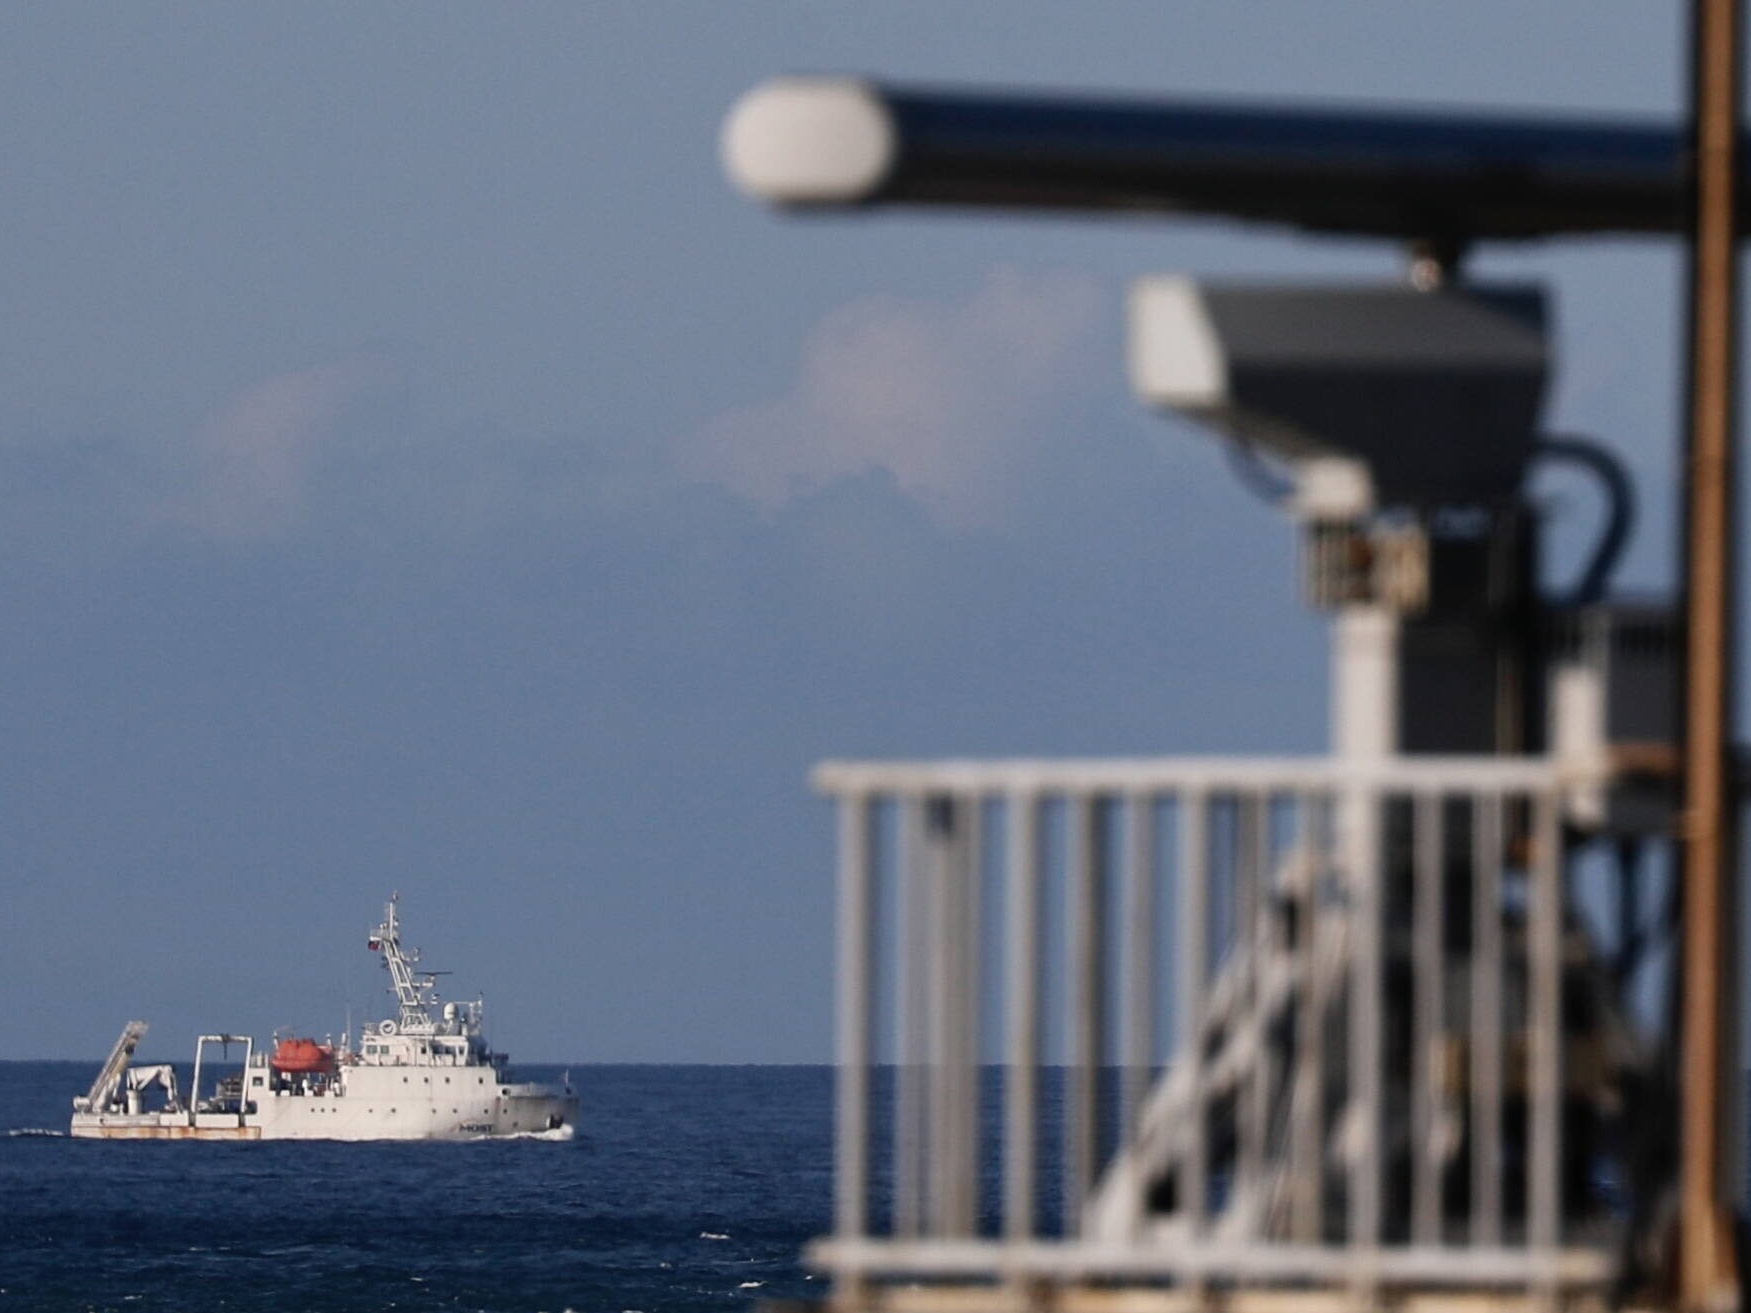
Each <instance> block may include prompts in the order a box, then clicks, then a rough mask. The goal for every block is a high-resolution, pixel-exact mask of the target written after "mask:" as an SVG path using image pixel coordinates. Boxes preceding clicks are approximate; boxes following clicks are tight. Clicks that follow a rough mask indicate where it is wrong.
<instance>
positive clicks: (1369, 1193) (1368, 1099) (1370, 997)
mask: <svg viewBox="0 0 1751 1313" xmlns="http://www.w3.org/2000/svg"><path fill="white" fill-rule="evenodd" d="M1342 806H1343V808H1344V817H1343V826H1344V829H1343V834H1344V851H1345V855H1346V858H1347V861H1346V866H1347V867H1348V874H1349V893H1350V908H1351V925H1352V927H1353V930H1354V935H1353V937H1352V939H1351V956H1350V1053H1349V1066H1350V1080H1349V1091H1350V1109H1349V1115H1350V1118H1351V1120H1350V1123H1349V1127H1350V1133H1351V1136H1352V1138H1351V1140H1350V1150H1351V1153H1352V1154H1353V1157H1352V1158H1351V1160H1350V1191H1349V1213H1350V1216H1349V1231H1350V1244H1351V1246H1352V1247H1353V1248H1356V1249H1359V1250H1371V1249H1373V1248H1375V1247H1376V1246H1378V1245H1379V1243H1380V1217H1381V1145H1380V1140H1381V1121H1382V1114H1383V1111H1384V1103H1385V1101H1384V1098H1383V1090H1382V1085H1383V1081H1384V1075H1385V1073H1384V1071H1383V1070H1382V1065H1383V1064H1382V1044H1381V1014H1382V1008H1381V998H1380V991H1381V989H1382V987H1383V985H1384V978H1383V974H1382V963H1383V961H1384V956H1385V955H1384V951H1383V950H1384V945H1383V944H1382V942H1381V940H1382V936H1383V933H1384V926H1383V924H1382V915H1381V908H1382V898H1381V888H1380V883H1381V878H1380V877H1381V872H1380V849H1381V835H1380V826H1381V822H1382V812H1383V808H1382V807H1381V796H1380V793H1379V790H1378V787H1377V786H1374V785H1371V784H1361V783H1351V784H1349V785H1348V786H1346V787H1345V789H1344V792H1343V796H1342Z"/></svg>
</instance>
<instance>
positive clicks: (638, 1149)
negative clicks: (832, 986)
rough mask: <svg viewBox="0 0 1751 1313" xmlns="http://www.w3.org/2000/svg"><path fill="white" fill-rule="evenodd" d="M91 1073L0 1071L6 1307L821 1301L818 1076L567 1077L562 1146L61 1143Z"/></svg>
mask: <svg viewBox="0 0 1751 1313" xmlns="http://www.w3.org/2000/svg"><path fill="white" fill-rule="evenodd" d="M95 1068H96V1064H93V1063H65V1062H5V1063H0V1310H6V1309H19V1310H39V1309H41V1310H63V1309H65V1310H117V1311H118V1313H142V1311H143V1310H148V1309H176V1310H204V1309H268V1308H271V1309H274V1310H276V1313H291V1311H293V1310H303V1309H312V1310H316V1309H324V1310H354V1309H359V1310H362V1309H372V1310H383V1309H394V1310H414V1311H416V1313H417V1311H418V1310H428V1309H430V1310H439V1309H442V1310H457V1309H487V1310H507V1311H511V1310H552V1311H553V1313H559V1311H560V1310H563V1309H574V1310H577V1311H578V1313H631V1311H634V1310H636V1313H695V1311H697V1313H706V1311H708V1310H713V1311H716V1313H737V1310H742V1309H747V1308H750V1307H751V1305H752V1304H753V1303H754V1302H755V1301H757V1300H762V1299H769V1298H778V1299H795V1298H806V1297H809V1296H811V1295H814V1294H818V1293H819V1292H820V1285H821V1283H819V1282H817V1281H814V1280H812V1279H811V1278H810V1276H809V1274H808V1273H807V1272H806V1271H805V1269H804V1268H803V1267H802V1265H801V1261H800V1251H801V1249H802V1246H803V1245H804V1243H805V1242H806V1241H807V1240H809V1239H810V1238H811V1237H813V1236H816V1235H819V1234H821V1233H822V1232H823V1231H825V1230H826V1227H827V1222H828V1218H829V1215H830V1210H831V1197H832V1196H831V1191H832V1171H831V1130H832V1090H833V1073H832V1069H831V1068H829V1067H681V1066H676V1067H659V1066H650V1067H576V1068H573V1069H572V1073H571V1074H572V1081H573V1083H574V1085H576V1086H577V1087H578V1090H579V1092H580V1094H581V1096H582V1099H583V1112H582V1123H583V1124H582V1126H581V1128H580V1130H579V1133H578V1134H577V1135H576V1136H575V1137H574V1138H573V1139H571V1140H563V1141H548V1140H513V1141H475V1142H469V1143H460V1144H324V1143H320V1142H307V1143H268V1144H186V1143H185V1144H172V1143H121V1142H103V1141H88V1140H72V1139H69V1138H68V1137H67V1136H66V1135H65V1131H66V1128H67V1117H68V1114H69V1111H70V1100H71V1099H72V1097H73V1095H75V1094H80V1093H83V1092H84V1090H85V1087H86V1086H87V1085H89V1084H90V1082H91V1078H92V1076H93V1075H94V1074H95ZM517 1070H518V1073H519V1074H521V1075H525V1076H528V1077H531V1078H534V1079H542V1078H552V1077H556V1076H558V1075H559V1069H558V1068H543V1067H538V1066H519V1067H518V1068H517ZM185 1076H186V1073H185Z"/></svg>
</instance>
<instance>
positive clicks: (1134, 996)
mask: <svg viewBox="0 0 1751 1313" xmlns="http://www.w3.org/2000/svg"><path fill="white" fill-rule="evenodd" d="M1124 881H1125V886H1124V891H1123V899H1124V909H1125V913H1124V915H1125V921H1124V927H1123V934H1124V944H1123V946H1122V949H1121V956H1122V958H1123V960H1124V971H1125V993H1124V1009H1125V1015H1124V1032H1123V1034H1124V1052H1123V1053H1122V1054H1121V1055H1120V1059H1119V1065H1120V1068H1121V1070H1122V1072H1123V1076H1122V1080H1123V1082H1124V1084H1123V1086H1122V1087H1121V1089H1120V1104H1119V1125H1120V1127H1121V1128H1122V1133H1123V1134H1124V1135H1127V1136H1129V1135H1133V1134H1135V1133H1136V1130H1137V1126H1138V1119H1139V1116H1140V1113H1141V1110H1142V1107H1143V1100H1144V1097H1145V1096H1146V1095H1147V1094H1148V1092H1149V1082H1150V1080H1151V1078H1152V1077H1153V1076H1154V1072H1155V984H1156V982H1155V799H1154V797H1153V795H1151V794H1147V793H1133V794H1131V795H1130V798H1129V800H1128V802H1127V805H1126V826H1125V868H1124Z"/></svg>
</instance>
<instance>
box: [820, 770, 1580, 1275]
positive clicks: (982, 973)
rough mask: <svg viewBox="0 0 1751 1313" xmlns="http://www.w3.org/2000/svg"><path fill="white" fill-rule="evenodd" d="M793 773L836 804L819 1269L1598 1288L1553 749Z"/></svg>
mask: <svg viewBox="0 0 1751 1313" xmlns="http://www.w3.org/2000/svg"><path fill="white" fill-rule="evenodd" d="M815 780H816V784H817V786H818V787H819V788H820V789H822V790H823V791H824V792H826V793H828V794H829V795H831V796H832V797H833V798H834V799H835V801H836V803H837V808H838V818H839V945H838V951H839V994H838V1044H839V1055H838V1056H839V1086H838V1110H837V1112H838V1120H837V1135H836V1153H837V1163H836V1172H837V1177H836V1200H835V1210H836V1216H835V1227H834V1234H833V1236H832V1237H830V1238H827V1239H824V1240H822V1241H820V1242H818V1243H817V1244H816V1246H815V1247H814V1248H813V1250H812V1251H811V1253H812V1257H813V1259H814V1261H815V1262H817V1263H818V1264H820V1265H822V1266H823V1267H825V1268H827V1269H828V1270H829V1271H830V1272H831V1273H832V1274H833V1275H834V1277H835V1279H836V1281H837V1283H838V1289H839V1291H840V1293H841V1295H842V1296H843V1295H846V1293H847V1292H857V1291H863V1290H869V1289H872V1288H873V1287H872V1286H871V1285H870V1284H869V1283H872V1282H875V1283H882V1282H887V1283H893V1282H907V1283H910V1282H915V1281H921V1280H933V1279H936V1280H946V1281H963V1282H964V1281H972V1282H978V1283H989V1282H991V1281H999V1282H1002V1281H1009V1280H1014V1279H1027V1280H1034V1281H1037V1280H1046V1281H1060V1282H1079V1281H1089V1280H1118V1281H1127V1282H1146V1283H1156V1284H1159V1283H1162V1282H1167V1283H1168V1284H1170V1285H1178V1286H1186V1287H1190V1288H1193V1289H1198V1288H1202V1286H1203V1284H1204V1283H1216V1284H1219V1285H1223V1286H1246V1285H1290V1286H1302V1287H1305V1286H1318V1285H1330V1284H1334V1283H1335V1284H1338V1285H1341V1286H1343V1287H1344V1288H1346V1289H1355V1288H1359V1287H1360V1288H1366V1287H1369V1286H1386V1285H1396V1286H1402V1287H1415V1288H1424V1287H1432V1288H1441V1287H1460V1286H1465V1287H1473V1288H1479V1287H1492V1286H1494V1287H1503V1288H1509V1289H1521V1290H1526V1291H1530V1292H1545V1293H1552V1292H1555V1291H1557V1290H1559V1289H1565V1288H1572V1287H1576V1286H1597V1285H1599V1284H1600V1283H1602V1282H1603V1281H1605V1280H1606V1279H1607V1278H1608V1277H1609V1275H1610V1272H1611V1263H1610V1252H1609V1250H1608V1248H1607V1247H1606V1246H1605V1244H1604V1243H1602V1241H1601V1239H1600V1235H1599V1233H1598V1232H1597V1230H1596V1229H1594V1230H1589V1229H1586V1228H1584V1227H1581V1226H1579V1225H1570V1224H1569V1223H1568V1222H1566V1221H1565V1218H1564V1216H1563V1208H1564V1202H1563V1201H1564V1170H1565V1169H1564V1159H1563V1146H1562V1143H1561V1137H1562V1133H1563V1130H1562V1128H1563V1098H1564V1077H1563V1071H1562V1065H1563V1061H1564V1058H1563V1049H1564V1037H1563V1025H1564V1023H1563V997H1564V996H1563V989H1564V976H1563V971H1564V963H1563V958H1564V889H1563V882H1564V866H1565V861H1564V856H1563V839H1562V833H1561V809H1562V800H1563V797H1564V788H1565V786H1567V785H1572V784H1573V783H1574V781H1572V780H1566V779H1564V778H1562V777H1560V776H1559V773H1558V770H1557V768H1556V767H1555V766H1554V765H1552V764H1551V763H1549V762H1547V761H1544V760H1531V759H1507V758H1408V759H1392V760H1386V761H1382V762H1380V763H1378V764H1376V765H1361V766H1358V765H1354V764H1351V763H1347V762H1338V761H1333V760H1327V759H1315V760H1298V759H1268V760H1224V759H1161V760H1112V761H1063V762H1051V761H947V762H938V763H917V764H913V763H849V762H830V763H827V764H825V765H823V766H821V767H819V768H818V770H817V772H816V775H815ZM1456 899H1458V900H1459V901H1458V902H1456ZM1455 917H1457V918H1459V919H1460V920H1461V921H1463V922H1464V924H1463V925H1460V924H1455V925H1450V924H1448V921H1449V919H1450V918H1455ZM1461 932H1462V933H1461ZM1456 941H1463V945H1462V948H1459V949H1455V948H1454V947H1453V945H1454V943H1455V942H1456ZM1169 942H1171V944H1172V950H1171V952H1164V951H1163V946H1164V944H1165V943H1169ZM1169 968H1171V978H1172V985H1171V990H1170V988H1169V986H1168V976H1169V974H1170V973H1169ZM1388 989H1392V990H1395V991H1398V992H1399V995H1400V996H1399V997H1398V999H1397V1001H1396V1002H1395V1003H1394V1004H1393V1005H1392V1006H1390V1007H1389V1006H1387V1005H1386V1003H1385V1001H1384V1000H1385V995H1386V991H1387V990H1388ZM1406 991H1408V992H1406ZM1170 993H1171V998H1172V1012H1173V1016H1172V1018H1171V1020H1172V1023H1173V1024H1172V1026H1171V1033H1172V1041H1173V1042H1172V1044H1171V1045H1170V1044H1169V1043H1168V1042H1166V1036H1167V1034H1168V1032H1169V1029H1170V1028H1169V1027H1168V1026H1167V1025H1166V1022H1167V1020H1168V1018H1167V1017H1166V1016H1165V1015H1164V1014H1165V1012H1166V1009H1165V1008H1164V1006H1163V1004H1164V1002H1165V1001H1166V998H1167V996H1168V995H1169V994H1170ZM1389 1025H1390V1027H1396V1030H1393V1031H1392V1033H1389ZM1048 1056H1051V1057H1053V1058H1055V1059H1056V1062H1054V1063H1053V1064H1050V1065H1048V1064H1047V1062H1046V1059H1047V1057H1048ZM1047 1075H1052V1076H1056V1077H1057V1078H1058V1083H1057V1089H1056V1093H1057V1096H1058V1097H1057V1098H1056V1099H1054V1098H1053V1097H1052V1095H1053V1093H1054V1089H1053V1082H1051V1081H1049V1080H1047V1079H1044V1077H1045V1076H1047ZM890 1085H891V1089H889V1086H890ZM878 1096H879V1097H878ZM1510 1107H1511V1109H1512V1119H1513V1124H1512V1126H1511V1127H1510V1126H1507V1125H1505V1122H1504V1117H1505V1115H1507V1114H1505V1109H1509V1108H1510ZM1460 1140H1463V1142H1464V1145H1465V1150H1464V1152H1463V1153H1459V1152H1458V1151H1457V1150H1456V1145H1457V1144H1458V1143H1459V1142H1460ZM1054 1187H1055V1188H1054ZM1455 1200H1458V1201H1459V1202H1458V1203H1457V1204H1456V1203H1455V1202H1454V1201H1455Z"/></svg>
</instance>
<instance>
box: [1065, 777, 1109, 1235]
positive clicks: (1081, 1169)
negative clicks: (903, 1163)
mask: <svg viewBox="0 0 1751 1313" xmlns="http://www.w3.org/2000/svg"><path fill="white" fill-rule="evenodd" d="M1103 820H1104V817H1103V815H1102V806H1101V800H1100V799H1099V798H1098V797H1097V796H1096V795H1094V794H1087V793H1079V794H1075V795H1072V797H1071V799H1070V831H1071V833H1070V870H1069V879H1068V880H1067V881H1066V882H1065V883H1066V886H1067V888H1066V893H1067V894H1068V896H1069V907H1068V941H1069V942H1068V947H1069V949H1070V990H1069V994H1070V1018H1069V1026H1068V1032H1067V1034H1068V1040H1069V1050H1070V1051H1069V1054H1068V1068H1069V1069H1068V1071H1067V1072H1066V1073H1065V1075H1066V1078H1067V1080H1068V1081H1069V1085H1070V1088H1069V1091H1068V1097H1067V1098H1066V1100H1065V1109H1064V1234H1065V1236H1066V1237H1070V1236H1074V1235H1076V1234H1077V1233H1078V1232H1079V1231H1080V1230H1081V1227H1082V1212H1083V1205H1084V1203H1085V1202H1086V1201H1087V1198H1088V1191H1089V1187H1090V1185H1091V1184H1092V1183H1093V1180H1094V1173H1095V1169H1096V1167H1097V1162H1096V1159H1097V1156H1098V1153H1099V1146H1100V1099H1099V1095H1100V1082H1101V1069H1102V1067H1103V1066H1104V1065H1105V1056H1106V1055H1105V1038H1106V1017H1105V1009H1104V1006H1103V1005H1104V1001H1105V1000H1104V997H1103V995H1104V993H1105V991H1104V990H1103V989H1102V984H1103V972H1102V966H1103V958H1104V954H1103V951H1102V950H1103V947H1104V943H1105V938H1106V936H1105V934H1104V930H1105V925H1104V921H1105V918H1104V916H1103V912H1104V910H1105V906H1106V897H1105V892H1106V891H1105V888H1104V883H1105V874H1106V835H1105V828H1104V825H1103Z"/></svg>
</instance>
